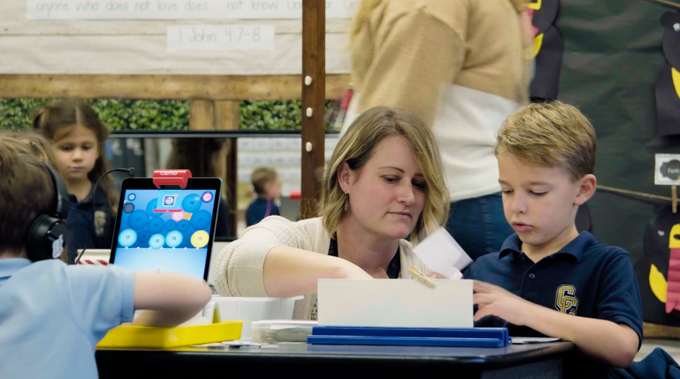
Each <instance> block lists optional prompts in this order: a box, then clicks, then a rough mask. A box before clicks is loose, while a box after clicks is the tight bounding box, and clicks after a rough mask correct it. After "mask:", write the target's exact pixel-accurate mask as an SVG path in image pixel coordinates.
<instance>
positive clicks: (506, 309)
mask: <svg viewBox="0 0 680 379" xmlns="http://www.w3.org/2000/svg"><path fill="white" fill-rule="evenodd" d="M473 288H474V291H475V294H474V295H473V297H472V301H473V303H474V304H475V305H477V306H478V310H477V313H475V321H479V320H481V319H482V318H483V317H486V316H496V317H500V318H502V319H503V320H505V321H507V322H509V323H511V324H515V325H524V324H525V323H526V320H527V318H528V317H530V316H529V315H530V313H531V312H532V309H533V308H534V307H535V304H533V303H531V302H529V301H526V300H524V299H522V298H521V297H519V296H517V295H514V294H512V293H510V292H508V291H506V290H505V289H503V288H501V287H498V286H495V285H493V284H489V283H486V282H481V281H479V280H475V281H474V284H473Z"/></svg>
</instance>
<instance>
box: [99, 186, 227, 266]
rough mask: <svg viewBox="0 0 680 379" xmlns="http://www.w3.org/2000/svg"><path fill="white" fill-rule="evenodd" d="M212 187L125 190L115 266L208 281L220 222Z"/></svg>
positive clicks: (120, 212)
mask: <svg viewBox="0 0 680 379" xmlns="http://www.w3.org/2000/svg"><path fill="white" fill-rule="evenodd" d="M217 193H218V191H217V190H214V189H185V190H182V189H160V190H159V189H130V188H123V191H122V193H121V196H123V199H121V200H122V201H121V204H122V208H121V209H119V217H118V224H117V226H116V232H117V236H116V238H115V241H114V247H115V249H114V251H113V252H112V253H113V254H112V259H111V262H112V263H114V264H116V265H118V266H122V267H125V268H128V269H131V270H135V271H167V272H178V273H184V274H189V275H192V276H195V277H198V278H204V277H205V275H206V273H207V262H209V259H210V247H211V243H212V241H211V240H212V238H211V236H212V233H213V231H214V227H213V224H214V222H215V220H216V217H215V216H216V215H215V211H216V209H217V204H216V202H219V198H218V197H217Z"/></svg>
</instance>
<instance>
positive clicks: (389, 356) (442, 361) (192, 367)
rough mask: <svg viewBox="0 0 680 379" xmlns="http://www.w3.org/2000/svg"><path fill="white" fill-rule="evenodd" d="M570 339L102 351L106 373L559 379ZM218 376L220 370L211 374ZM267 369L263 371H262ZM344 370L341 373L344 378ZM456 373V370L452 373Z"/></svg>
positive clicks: (106, 375)
mask: <svg viewBox="0 0 680 379" xmlns="http://www.w3.org/2000/svg"><path fill="white" fill-rule="evenodd" d="M573 350H574V345H573V344H572V343H570V342H554V343H547V344H531V345H512V346H509V347H506V348H498V349H491V348H447V347H416V346H408V347H404V346H334V345H307V344H305V343H290V344H282V345H280V347H279V348H278V349H264V348H240V349H237V348H227V349H224V350H221V349H220V350H216V349H207V348H178V349H172V350H146V349H127V350H122V349H120V350H119V349H100V350H97V352H96V358H97V365H98V367H99V376H100V378H102V379H106V378H125V379H128V378H144V379H148V378H155V377H165V378H179V377H186V378H201V379H211V378H234V375H238V376H239V377H240V378H251V377H252V378H260V377H266V378H268V379H279V378H290V377H295V378H298V377H299V378H301V379H306V378H310V379H316V378H325V377H333V378H338V377H341V378H346V379H355V378H360V377H369V376H372V377H374V378H376V379H377V378H401V377H407V376H411V377H413V378H421V377H422V378H423V379H425V378H427V379H430V378H432V376H431V375H446V376H447V377H454V378H507V379H511V378H561V377H562V360H563V358H564V357H565V356H566V355H567V354H569V353H570V352H572V351H573ZM207 375H215V376H212V377H211V376H207ZM265 375H266V376H265ZM341 375H344V377H343V376H341ZM451 375H453V376H451Z"/></svg>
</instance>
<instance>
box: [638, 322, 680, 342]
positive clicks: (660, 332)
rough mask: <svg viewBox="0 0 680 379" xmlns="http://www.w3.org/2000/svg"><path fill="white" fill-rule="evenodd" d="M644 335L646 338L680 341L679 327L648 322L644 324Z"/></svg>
mask: <svg viewBox="0 0 680 379" xmlns="http://www.w3.org/2000/svg"><path fill="white" fill-rule="evenodd" d="M642 335H643V336H645V338H669V339H675V340H677V339H680V328H679V327H677V326H667V325H657V324H650V323H648V322H645V323H643V332H642Z"/></svg>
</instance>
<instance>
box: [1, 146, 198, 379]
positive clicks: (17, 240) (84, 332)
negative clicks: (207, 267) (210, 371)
mask: <svg viewBox="0 0 680 379" xmlns="http://www.w3.org/2000/svg"><path fill="white" fill-rule="evenodd" d="M68 203H69V195H68V193H67V192H66V185H65V184H64V182H63V181H62V179H61V178H60V176H59V174H58V172H57V171H56V170H54V169H53V168H51V167H50V166H48V165H46V164H44V163H43V162H41V161H40V160H39V159H38V158H36V157H35V156H34V152H32V151H30V149H28V148H25V145H22V142H21V141H19V140H17V139H16V138H12V137H11V136H8V135H4V134H3V135H0V235H2V238H0V341H2V342H1V343H0V356H2V361H1V362H0V378H3V379H13V378H96V377H97V375H98V374H97V365H96V362H95V357H94V350H95V345H96V344H97V342H99V341H100V340H101V339H102V338H103V337H104V336H105V335H106V333H107V332H108V331H109V330H110V329H112V328H114V327H116V326H118V325H120V324H121V323H125V322H130V321H132V325H146V326H160V327H171V326H176V325H178V324H180V323H182V322H184V321H186V320H188V319H190V318H191V317H192V316H194V315H196V314H197V313H198V312H199V311H200V310H201V309H202V308H203V307H204V306H205V304H206V303H207V302H208V301H209V300H210V297H211V290H210V288H209V287H208V285H207V283H205V282H204V281H202V280H199V279H195V278H192V277H189V276H186V275H181V274H172V273H151V272H149V273H143V272H138V273H135V272H132V271H128V270H125V269H122V268H120V267H116V266H113V265H111V266H108V267H98V266H67V265H66V264H64V263H63V262H62V261H60V260H58V259H54V258H58V257H59V256H60V255H61V253H62V252H63V250H64V243H65V242H66V240H67V231H66V228H65V220H64V219H65V218H66V217H67V214H68V212H69V204H68ZM136 309H145V310H147V311H144V312H141V313H140V314H139V316H138V317H136V318H135V319H134V320H133V319H132V318H133V314H134V311H135V310H136Z"/></svg>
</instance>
